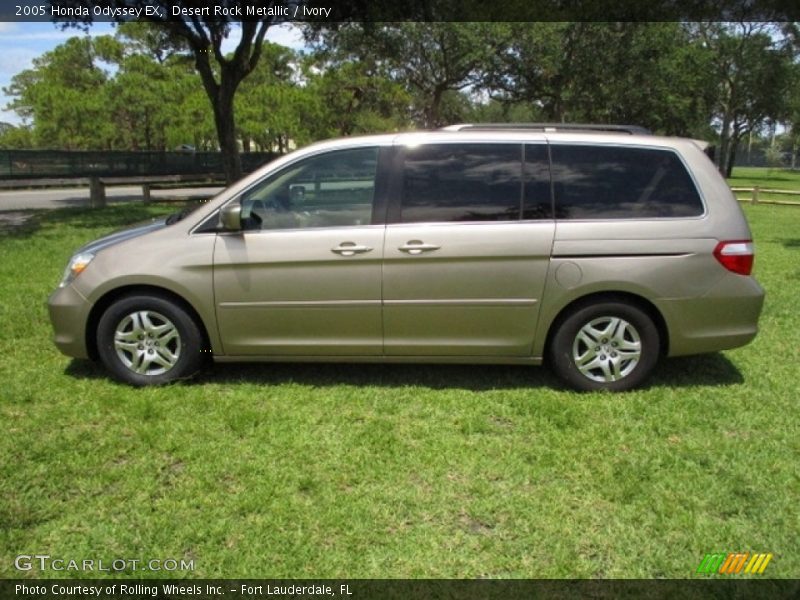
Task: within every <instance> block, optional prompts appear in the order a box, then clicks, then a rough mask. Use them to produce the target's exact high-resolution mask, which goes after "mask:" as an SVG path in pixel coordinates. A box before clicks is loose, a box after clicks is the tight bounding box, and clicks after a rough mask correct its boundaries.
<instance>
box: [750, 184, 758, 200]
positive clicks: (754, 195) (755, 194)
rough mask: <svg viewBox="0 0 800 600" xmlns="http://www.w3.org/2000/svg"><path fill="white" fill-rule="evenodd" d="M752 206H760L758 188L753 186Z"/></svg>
mask: <svg viewBox="0 0 800 600" xmlns="http://www.w3.org/2000/svg"><path fill="white" fill-rule="evenodd" d="M750 204H758V186H757V185H756V186H753V196H752V198H750Z"/></svg>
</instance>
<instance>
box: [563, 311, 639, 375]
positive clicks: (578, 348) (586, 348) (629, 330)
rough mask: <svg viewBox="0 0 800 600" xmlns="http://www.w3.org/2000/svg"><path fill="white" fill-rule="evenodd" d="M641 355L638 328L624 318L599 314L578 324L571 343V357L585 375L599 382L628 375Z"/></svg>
mask: <svg viewBox="0 0 800 600" xmlns="http://www.w3.org/2000/svg"><path fill="white" fill-rule="evenodd" d="M641 356H642V342H641V339H640V338H639V332H638V331H637V330H636V328H635V327H634V326H633V325H631V324H630V323H629V322H628V321H626V320H625V319H621V318H619V317H610V316H609V317H600V318H597V319H593V320H592V321H589V322H588V323H587V324H586V325H584V326H583V327H581V328H580V330H579V331H578V334H577V335H576V336H575V341H574V342H573V344H572V360H573V361H574V362H575V366H576V367H577V368H578V370H579V371H580V372H581V373H583V375H584V376H585V377H587V378H588V379H591V380H592V381H597V382H600V383H610V382H613V381H619V380H620V379H623V378H624V377H627V376H628V375H630V373H631V371H633V370H634V369H635V368H636V365H638V364H639V360H640V359H641Z"/></svg>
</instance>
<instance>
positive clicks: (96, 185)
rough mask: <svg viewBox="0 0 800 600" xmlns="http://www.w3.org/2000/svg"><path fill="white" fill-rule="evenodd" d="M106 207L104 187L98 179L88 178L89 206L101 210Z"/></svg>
mask: <svg viewBox="0 0 800 600" xmlns="http://www.w3.org/2000/svg"><path fill="white" fill-rule="evenodd" d="M105 205H106V186H105V185H104V184H103V182H102V181H101V180H100V178H99V177H90V178H89V206H90V207H92V208H103V207H104V206H105Z"/></svg>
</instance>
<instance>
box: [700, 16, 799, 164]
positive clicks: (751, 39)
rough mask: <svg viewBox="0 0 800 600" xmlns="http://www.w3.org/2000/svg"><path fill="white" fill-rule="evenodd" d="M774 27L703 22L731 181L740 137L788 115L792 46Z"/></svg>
mask: <svg viewBox="0 0 800 600" xmlns="http://www.w3.org/2000/svg"><path fill="white" fill-rule="evenodd" d="M777 33H778V32H777V31H775V30H774V29H773V28H772V25H771V24H769V23H755V22H741V23H703V24H698V25H697V26H696V35H697V37H698V38H699V39H700V40H702V42H703V43H704V44H705V45H706V47H707V48H708V49H709V51H710V53H711V56H712V66H713V71H712V79H713V80H714V81H715V82H716V85H717V89H716V103H715V106H714V114H715V117H716V119H717V122H718V126H719V129H720V143H719V152H718V153H717V161H718V167H719V170H720V171H721V172H722V173H723V174H724V175H725V176H726V177H730V176H731V172H732V170H733V164H734V161H735V159H736V151H737V148H738V146H739V142H740V141H741V139H742V138H743V137H744V136H746V135H748V134H750V133H752V132H754V131H756V130H757V129H758V128H759V127H761V126H763V125H764V124H765V123H766V122H767V121H768V120H773V121H780V120H783V119H784V118H785V117H786V116H787V114H788V112H789V98H790V94H789V91H790V89H791V85H792V80H793V76H794V70H795V68H794V66H793V52H792V49H791V44H789V43H787V42H786V40H781V39H780V38H778V37H777Z"/></svg>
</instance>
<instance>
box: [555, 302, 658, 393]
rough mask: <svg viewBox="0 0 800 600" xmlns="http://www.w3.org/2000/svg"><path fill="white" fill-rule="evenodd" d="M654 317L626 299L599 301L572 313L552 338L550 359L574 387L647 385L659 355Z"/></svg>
mask: <svg viewBox="0 0 800 600" xmlns="http://www.w3.org/2000/svg"><path fill="white" fill-rule="evenodd" d="M659 347H660V342H659V334H658V329H657V328H656V326H655V324H654V323H653V320H652V319H651V318H650V317H649V316H648V315H647V313H645V312H644V311H643V310H641V309H639V308H638V307H636V306H634V305H632V304H627V303H623V302H599V303H597V304H591V305H588V306H584V307H582V308H579V309H576V310H575V311H573V312H572V313H570V314H569V315H568V316H567V317H566V318H565V319H564V320H563V321H562V322H561V324H560V325H559V327H558V330H557V331H556V333H555V335H554V336H553V339H552V343H551V344H550V355H549V358H550V362H551V363H552V366H553V369H554V370H555V371H556V373H557V374H558V375H559V376H560V377H561V378H562V379H563V380H564V381H566V382H567V383H568V384H569V385H570V386H571V387H573V388H575V389H578V390H583V391H592V390H608V391H623V390H629V389H631V388H634V387H637V386H639V385H641V384H642V383H643V382H644V381H645V379H647V377H648V376H649V375H650V373H651V372H652V370H653V368H654V367H655V365H656V363H657V362H658V357H659Z"/></svg>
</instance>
